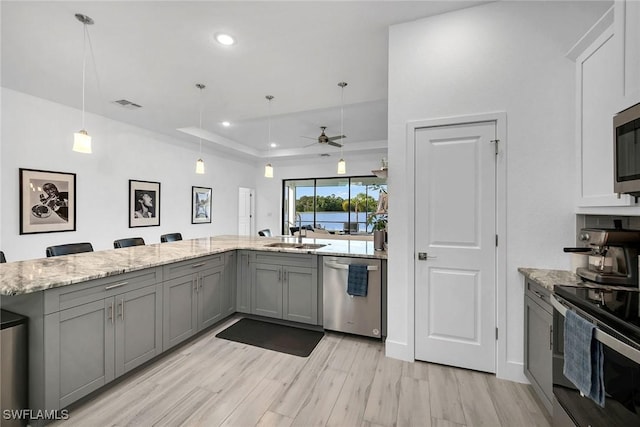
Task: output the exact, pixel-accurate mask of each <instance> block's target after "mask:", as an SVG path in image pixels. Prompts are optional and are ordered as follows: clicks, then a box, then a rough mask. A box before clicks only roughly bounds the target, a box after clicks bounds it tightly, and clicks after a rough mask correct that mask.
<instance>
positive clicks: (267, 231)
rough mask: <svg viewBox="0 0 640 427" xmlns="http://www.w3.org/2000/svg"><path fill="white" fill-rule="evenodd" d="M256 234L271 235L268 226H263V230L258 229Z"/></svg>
mask: <svg viewBox="0 0 640 427" xmlns="http://www.w3.org/2000/svg"><path fill="white" fill-rule="evenodd" d="M258 236H262V237H271V230H270V229H268V228H265V229H264V230H260V231H258Z"/></svg>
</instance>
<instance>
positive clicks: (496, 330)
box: [496, 328, 498, 341]
mask: <svg viewBox="0 0 640 427" xmlns="http://www.w3.org/2000/svg"><path fill="white" fill-rule="evenodd" d="M496 341H498V328H496Z"/></svg>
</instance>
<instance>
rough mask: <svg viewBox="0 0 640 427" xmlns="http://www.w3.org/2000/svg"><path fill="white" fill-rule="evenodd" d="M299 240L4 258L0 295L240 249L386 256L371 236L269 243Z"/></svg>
mask: <svg viewBox="0 0 640 427" xmlns="http://www.w3.org/2000/svg"><path fill="white" fill-rule="evenodd" d="M296 241H297V238H294V237H258V236H256V237H254V236H216V237H203V238H198V239H191V240H181V241H178V242H170V243H156V244H151V245H145V246H133V247H130V248H122V249H111V250H104V251H96V252H88V253H81V254H75V255H65V256H60V257H53V258H40V259H34V260H26V261H16V262H10V263H6V264H0V295H5V296H9V295H20V294H28V293H32V292H38V291H42V290H45V289H51V288H57V287H60V286H66V285H72V284H74V283H81V282H85V281H88V280H93V279H99V278H103V277H109V276H114V275H117V274H122V273H127V272H130V271H136V270H142V269H145V268H151V267H157V266H161V265H165V264H171V263H173V262H179V261H185V260H189V259H193V258H198V257H202V256H206V255H214V254H218V253H222V252H227V251H233V250H236V249H247V250H259V251H268V252H285V253H295V254H306V253H309V254H317V255H336V256H348V257H356V258H378V259H387V252H386V251H376V250H374V249H373V241H370V240H335V239H310V238H305V239H302V241H303V243H315V244H324V245H326V246H324V247H322V248H319V249H315V250H302V249H294V248H274V247H268V246H266V245H268V244H270V243H278V242H296Z"/></svg>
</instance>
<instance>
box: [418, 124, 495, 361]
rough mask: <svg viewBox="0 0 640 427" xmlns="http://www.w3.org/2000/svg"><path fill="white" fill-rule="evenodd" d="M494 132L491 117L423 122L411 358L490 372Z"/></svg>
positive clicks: (493, 280)
mask: <svg viewBox="0 0 640 427" xmlns="http://www.w3.org/2000/svg"><path fill="white" fill-rule="evenodd" d="M495 139H496V122H493V121H491V122H482V123H472V124H459V125H451V126H438V127H428V128H421V129H417V130H416V133H415V157H414V159H415V253H416V259H415V296H416V298H415V313H416V315H415V316H416V325H415V326H416V327H415V333H416V349H415V353H416V354H415V357H416V359H420V360H425V361H429V362H435V363H441V364H445V365H451V366H459V367H463V368H469V369H475V370H479V371H485V372H494V373H495V371H496V368H495V365H496V362H495V360H496V339H495V327H496V316H495V311H496V310H495V304H496V303H495V301H496V297H495V296H496V291H495V288H496V168H495V142H494V140H495ZM421 253H422V254H423V255H422V256H420V254H421ZM425 257H426V259H420V258H425Z"/></svg>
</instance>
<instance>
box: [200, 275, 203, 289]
mask: <svg viewBox="0 0 640 427" xmlns="http://www.w3.org/2000/svg"><path fill="white" fill-rule="evenodd" d="M203 280H204V277H202V276H200V290H202V281H203Z"/></svg>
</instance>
